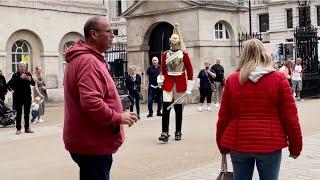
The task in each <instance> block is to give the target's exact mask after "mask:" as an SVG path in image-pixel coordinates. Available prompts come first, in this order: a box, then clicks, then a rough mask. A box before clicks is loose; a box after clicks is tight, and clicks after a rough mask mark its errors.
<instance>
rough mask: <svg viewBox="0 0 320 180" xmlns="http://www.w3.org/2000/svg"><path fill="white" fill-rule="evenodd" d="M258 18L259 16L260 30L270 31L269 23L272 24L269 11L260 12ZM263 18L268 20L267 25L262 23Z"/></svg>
mask: <svg viewBox="0 0 320 180" xmlns="http://www.w3.org/2000/svg"><path fill="white" fill-rule="evenodd" d="M263 17H264V19H263ZM258 18H259V32H267V31H269V29H270V27H269V25H270V22H269V21H270V20H269V13H263V14H259V17H258ZM262 20H264V21H265V22H266V24H265V25H263V24H262V23H263V22H264V21H262Z"/></svg>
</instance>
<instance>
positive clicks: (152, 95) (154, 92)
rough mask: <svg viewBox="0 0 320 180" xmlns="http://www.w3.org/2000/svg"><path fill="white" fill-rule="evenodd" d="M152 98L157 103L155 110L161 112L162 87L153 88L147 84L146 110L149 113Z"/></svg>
mask: <svg viewBox="0 0 320 180" xmlns="http://www.w3.org/2000/svg"><path fill="white" fill-rule="evenodd" d="M154 100H156V101H157V104H158V110H157V112H158V113H159V112H161V107H162V89H159V88H153V87H151V86H149V88H148V110H149V114H152V113H153V110H152V104H153V102H154Z"/></svg>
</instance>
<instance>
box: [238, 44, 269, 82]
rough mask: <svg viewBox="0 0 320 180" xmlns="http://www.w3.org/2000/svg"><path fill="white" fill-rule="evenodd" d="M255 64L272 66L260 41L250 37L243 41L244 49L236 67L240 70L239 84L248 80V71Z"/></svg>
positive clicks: (255, 65)
mask: <svg viewBox="0 0 320 180" xmlns="http://www.w3.org/2000/svg"><path fill="white" fill-rule="evenodd" d="M257 66H260V67H271V68H272V61H271V58H270V56H269V55H268V54H267V52H266V50H265V48H264V46H263V44H262V42H261V41H260V40H258V39H250V40H247V41H246V42H245V43H244V50H243V52H242V54H241V57H240V62H239V65H238V68H237V70H238V71H240V79H239V80H240V84H241V85H243V84H244V83H245V82H247V81H248V79H249V75H250V73H251V72H252V71H253V70H254V69H255V68H256V67H257Z"/></svg>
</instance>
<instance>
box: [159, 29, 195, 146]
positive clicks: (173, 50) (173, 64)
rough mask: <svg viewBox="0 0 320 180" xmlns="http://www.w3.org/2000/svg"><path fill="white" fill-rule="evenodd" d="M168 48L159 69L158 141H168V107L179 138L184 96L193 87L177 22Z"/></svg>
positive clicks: (189, 66)
mask: <svg viewBox="0 0 320 180" xmlns="http://www.w3.org/2000/svg"><path fill="white" fill-rule="evenodd" d="M169 41H170V50H168V51H166V52H164V53H163V54H162V62H161V71H162V75H163V76H164V82H163V87H162V88H163V116H162V133H161V136H160V137H159V140H160V141H163V142H168V138H169V119H170V109H171V107H172V104H174V105H173V107H174V110H175V113H176V132H175V140H176V141H179V140H181V136H182V133H181V125H182V111H183V103H184V96H185V95H186V94H191V91H192V89H193V85H194V82H193V70H192V64H191V61H190V58H189V55H188V53H187V52H186V47H185V46H184V43H183V41H182V37H181V33H180V29H179V24H175V27H174V30H173V34H172V35H171V37H170V39H169Z"/></svg>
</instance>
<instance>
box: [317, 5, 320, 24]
mask: <svg viewBox="0 0 320 180" xmlns="http://www.w3.org/2000/svg"><path fill="white" fill-rule="evenodd" d="M316 11H317V12H316V15H317V26H320V5H319V6H316Z"/></svg>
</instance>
